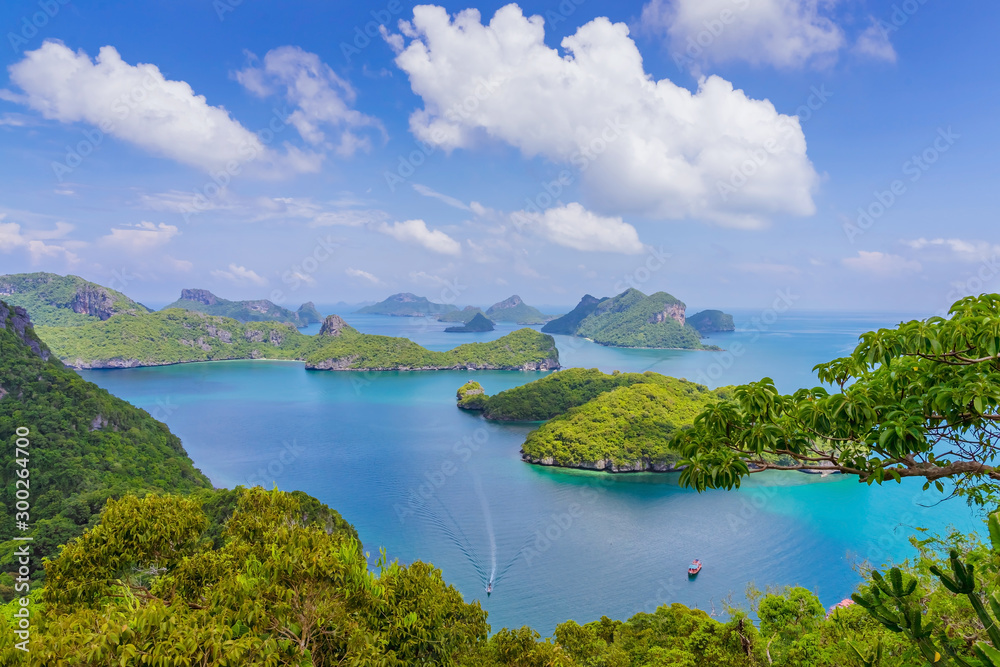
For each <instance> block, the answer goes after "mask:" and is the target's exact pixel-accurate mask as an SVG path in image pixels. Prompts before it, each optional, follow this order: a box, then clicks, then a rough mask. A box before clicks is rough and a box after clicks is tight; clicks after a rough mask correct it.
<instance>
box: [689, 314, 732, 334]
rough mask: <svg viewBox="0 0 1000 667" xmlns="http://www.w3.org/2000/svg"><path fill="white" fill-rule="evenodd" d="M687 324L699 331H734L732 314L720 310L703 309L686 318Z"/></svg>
mask: <svg viewBox="0 0 1000 667" xmlns="http://www.w3.org/2000/svg"><path fill="white" fill-rule="evenodd" d="M687 323H688V325H690V326H692V327H694V328H695V329H697V330H698V331H699V333H714V332H716V331H736V323H735V322H733V316H732V315H730V314H728V313H724V312H722V311H721V310H703V311H701V312H700V313H695V314H694V315H692V316H690V317H689V318H687Z"/></svg>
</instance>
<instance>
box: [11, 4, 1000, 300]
mask: <svg viewBox="0 0 1000 667" xmlns="http://www.w3.org/2000/svg"><path fill="white" fill-rule="evenodd" d="M289 5H294V6H292V7H290V6H289ZM475 11H478V14H476V13H475ZM998 19H1000V6H998V5H997V4H996V3H987V2H984V1H977V2H969V3H945V2H943V1H941V0H924V1H923V2H921V1H920V0H907V1H906V2H898V1H896V2H887V1H881V0H880V1H875V0H869V1H867V2H865V1H863V0H831V1H824V2H816V1H808V0H650V1H649V2H646V3H641V2H634V3H626V2H614V3H612V2H600V1H598V0H564V1H563V2H562V3H561V4H560V3H558V2H523V3H520V4H518V5H506V6H505V5H502V4H500V3H479V4H476V5H471V4H469V3H453V2H449V3H443V4H441V5H425V6H420V7H417V8H415V7H414V5H413V4H410V3H403V2H372V3H357V4H348V3H331V2H325V1H324V2H318V1H316V2H313V1H303V2H296V3H287V2H286V3H280V2H267V1H264V0H243V1H242V2H239V1H238V0H217V1H215V2H213V1H212V0H176V1H175V2H171V3H151V2H147V3H126V2H96V1H91V2H82V1H79V0H72V1H68V2H65V3H63V2H60V0H41V1H39V0H35V1H34V2H21V1H13V0H12V1H8V2H5V3H3V7H2V9H0V27H2V28H3V31H2V32H3V33H4V35H5V37H4V40H3V42H4V43H3V45H0V54H2V55H0V59H2V61H3V63H2V64H3V66H4V67H3V75H2V77H3V80H2V81H0V145H2V147H3V150H4V154H5V156H6V159H5V160H3V162H2V163H0V170H2V174H0V177H2V181H0V182H2V184H3V185H2V186H0V215H2V218H0V272H2V273H13V272H22V271H37V270H44V271H53V272H57V273H74V274H78V275H81V276H84V277H85V278H88V279H90V280H93V281H95V282H99V283H102V284H105V285H110V286H113V287H116V288H118V289H121V290H123V291H125V292H126V293H128V294H129V295H130V296H133V297H134V298H137V299H139V300H144V301H148V302H151V303H162V302H165V301H169V300H171V299H173V298H175V297H176V295H177V293H178V292H179V290H180V289H181V288H182V287H204V288H209V289H211V290H213V291H214V292H216V293H217V294H219V295H221V296H225V297H229V298H260V297H271V298H272V299H274V300H276V301H278V302H281V303H283V304H284V305H291V306H295V305H297V304H298V303H301V302H303V301H306V300H313V301H316V302H318V303H332V302H336V301H349V302H354V301H360V300H378V299H381V298H383V297H384V296H386V295H388V294H390V293H394V292H399V291H411V292H415V293H418V294H423V295H426V296H428V297H430V298H431V299H432V300H436V301H449V302H453V303H456V304H458V305H464V304H467V303H474V304H482V305H489V304H490V303H492V302H494V301H498V300H500V299H502V298H504V297H506V296H509V295H510V294H513V293H517V294H520V295H521V296H522V297H523V298H524V299H525V300H526V301H528V302H529V303H539V304H566V305H570V306H571V305H573V304H575V303H576V301H577V300H578V299H579V297H580V296H582V295H583V294H584V293H588V292H589V293H592V294H595V295H599V296H603V295H611V294H614V293H615V292H617V291H621V289H624V287H626V286H628V285H630V284H631V285H633V286H636V287H639V288H640V289H642V290H643V291H646V292H653V291H657V290H664V291H668V292H670V293H672V294H674V295H676V296H678V297H679V298H681V299H683V300H685V301H686V302H687V303H688V304H689V306H690V307H693V308H699V307H743V308H747V307H749V308H758V307H760V308H764V307H767V306H768V305H769V304H771V303H772V302H773V301H774V300H775V299H776V298H778V295H779V294H789V293H791V294H793V295H794V297H795V307H798V308H817V309H824V308H838V309H840V308H844V309H873V310H885V311H893V312H897V311H911V312H926V313H932V312H937V311H940V310H941V309H942V308H944V307H945V306H947V305H948V304H950V303H951V301H953V300H955V299H956V298H957V297H958V296H961V295H964V294H968V293H978V292H981V291H996V290H997V284H998V283H1000V263H997V262H996V260H995V259H994V258H995V257H997V256H998V250H1000V239H998V238H997V234H996V232H995V229H996V224H995V209H996V206H995V203H994V200H995V194H994V192H995V189H996V186H995V180H996V176H995V175H996V172H997V168H996V166H995V160H996V158H995V156H996V155H998V154H1000V134H998V130H997V129H996V127H997V125H996V121H995V116H996V108H997V103H998V95H997V92H996V85H995V83H996V82H997V81H998V80H1000V77H998V76H997V75H998V74H1000V53H998V51H1000V46H998V44H997V42H998V40H996V38H995V34H994V33H995V27H996V26H997V25H998V24H1000V22H998ZM401 21H403V23H400V22H401ZM380 26H381V27H380ZM366 31H367V34H366ZM862 213H864V215H863V214H862Z"/></svg>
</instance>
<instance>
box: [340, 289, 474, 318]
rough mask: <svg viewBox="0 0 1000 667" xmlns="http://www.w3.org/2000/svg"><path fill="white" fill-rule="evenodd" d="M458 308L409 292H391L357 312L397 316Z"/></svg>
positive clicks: (428, 313)
mask: <svg viewBox="0 0 1000 667" xmlns="http://www.w3.org/2000/svg"><path fill="white" fill-rule="evenodd" d="M453 310H458V308H456V307H455V306H453V305H451V304H444V303H434V302H433V301H429V300H428V299H427V297H424V296H417V295H415V294H410V293H409V292H401V293H399V294H393V295H392V296H390V297H388V298H387V299H385V300H384V301H380V302H378V303H376V304H373V305H371V306H365V307H364V308H361V309H359V310H358V311H357V312H359V313H367V314H371V315H395V316H397V317H419V316H421V315H438V314H441V313H450V312H451V311H453Z"/></svg>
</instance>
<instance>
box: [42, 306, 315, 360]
mask: <svg viewBox="0 0 1000 667" xmlns="http://www.w3.org/2000/svg"><path fill="white" fill-rule="evenodd" d="M38 335H39V336H41V338H42V339H43V340H44V341H45V342H46V343H48V344H49V346H50V347H51V348H52V350H53V351H54V352H55V353H56V354H57V355H58V356H59V358H60V359H62V360H63V361H65V362H66V363H67V364H69V365H70V366H73V367H76V368H131V367H134V366H162V365H165V364H176V363H181V362H187V361H213V360H220V359H265V358H266V359H297V358H301V356H302V354H303V353H304V351H305V349H306V348H307V346H308V345H309V344H310V341H311V340H312V337H310V336H306V335H303V334H300V333H299V332H298V331H296V330H295V328H294V327H293V326H292V325H289V324H281V323H275V322H249V323H243V322H237V321H236V320H233V319H230V318H226V317H217V316H213V315H205V314H203V313H198V312H193V311H189V310H183V309H180V308H171V309H169V310H160V311H157V312H155V313H150V314H148V315H143V316H141V317H127V316H123V315H118V316H116V317H112V318H111V319H110V320H107V321H105V322H94V323H91V324H86V325H84V326H81V327H76V328H73V329H67V328H59V327H39V328H38Z"/></svg>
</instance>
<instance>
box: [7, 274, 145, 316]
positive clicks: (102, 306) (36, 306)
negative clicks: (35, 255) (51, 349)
mask: <svg viewBox="0 0 1000 667" xmlns="http://www.w3.org/2000/svg"><path fill="white" fill-rule="evenodd" d="M0 299H3V300H4V301H6V302H7V303H8V304H10V305H12V306H20V307H21V308H24V309H25V310H27V311H28V315H29V316H30V317H31V321H32V322H33V323H34V324H35V325H36V326H42V325H44V326H59V327H71V326H79V325H81V324H86V323H88V322H98V321H100V320H106V319H108V318H110V317H112V316H114V315H119V314H123V315H139V314H143V313H148V312H149V309H148V308H146V307H145V306H143V305H142V304H140V303H136V302H135V301H133V300H132V299H130V298H128V297H127V296H125V295H124V294H122V293H121V292H116V291H115V290H113V289H110V288H107V287H102V286H101V285H98V284H96V283H92V282H89V281H87V280H84V279H83V278H80V277H79V276H60V275H57V274H55V273H16V274H11V275H5V276H0Z"/></svg>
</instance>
